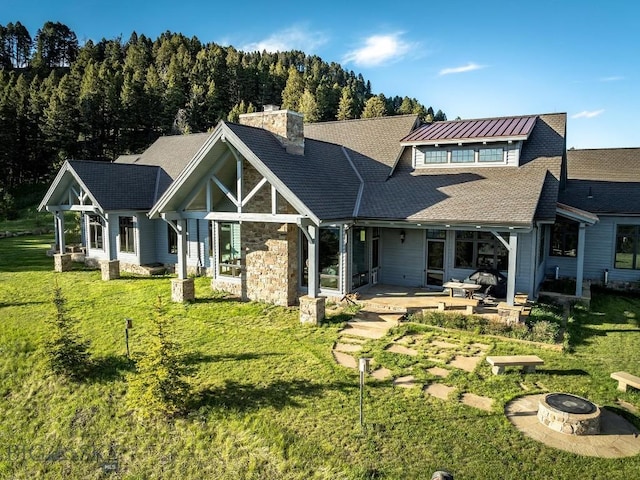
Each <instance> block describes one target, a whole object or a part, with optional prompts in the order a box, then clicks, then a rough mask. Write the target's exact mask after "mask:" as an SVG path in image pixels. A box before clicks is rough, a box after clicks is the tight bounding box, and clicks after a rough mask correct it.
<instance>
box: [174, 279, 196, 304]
mask: <svg viewBox="0 0 640 480" xmlns="http://www.w3.org/2000/svg"><path fill="white" fill-rule="evenodd" d="M195 299H196V290H195V284H194V281H193V278H172V279H171V300H172V301H174V302H179V303H182V302H192V301H194V300H195Z"/></svg>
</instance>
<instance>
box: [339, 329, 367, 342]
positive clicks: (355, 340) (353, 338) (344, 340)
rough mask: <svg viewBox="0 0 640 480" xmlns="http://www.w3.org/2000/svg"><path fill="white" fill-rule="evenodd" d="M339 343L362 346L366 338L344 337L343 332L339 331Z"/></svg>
mask: <svg viewBox="0 0 640 480" xmlns="http://www.w3.org/2000/svg"><path fill="white" fill-rule="evenodd" d="M340 341H341V342H342V343H346V344H349V345H362V344H363V343H367V339H366V338H359V337H349V336H345V335H344V330H342V331H340Z"/></svg>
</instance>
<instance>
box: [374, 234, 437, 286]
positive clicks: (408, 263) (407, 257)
mask: <svg viewBox="0 0 640 480" xmlns="http://www.w3.org/2000/svg"><path fill="white" fill-rule="evenodd" d="M402 230H403V229H400V228H383V229H381V231H380V242H381V249H382V250H381V255H380V257H381V258H380V270H379V277H378V279H379V280H378V282H379V283H385V284H387V285H399V286H403V287H421V286H423V285H424V270H425V267H426V262H425V239H426V234H425V231H424V230H415V229H404V232H405V240H404V243H402V242H401V241H400V232H401V231H402Z"/></svg>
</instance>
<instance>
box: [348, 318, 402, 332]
mask: <svg viewBox="0 0 640 480" xmlns="http://www.w3.org/2000/svg"><path fill="white" fill-rule="evenodd" d="M347 326H348V327H351V328H365V329H367V330H384V331H385V332H388V331H389V330H390V329H391V328H392V327H393V325H392V324H391V323H389V322H384V321H376V320H361V319H359V318H355V319H353V320H349V321H348V322H347Z"/></svg>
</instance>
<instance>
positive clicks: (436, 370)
mask: <svg viewBox="0 0 640 480" xmlns="http://www.w3.org/2000/svg"><path fill="white" fill-rule="evenodd" d="M427 372H429V373H430V374H431V375H434V376H436V377H440V378H446V377H447V376H449V373H451V372H450V371H449V370H447V369H446V368H442V367H431V368H428V369H427Z"/></svg>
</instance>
